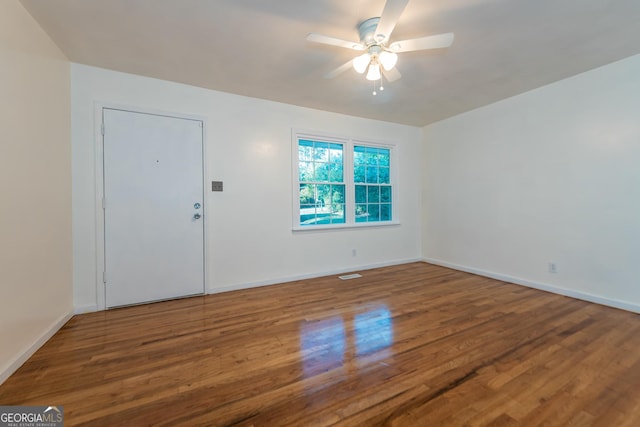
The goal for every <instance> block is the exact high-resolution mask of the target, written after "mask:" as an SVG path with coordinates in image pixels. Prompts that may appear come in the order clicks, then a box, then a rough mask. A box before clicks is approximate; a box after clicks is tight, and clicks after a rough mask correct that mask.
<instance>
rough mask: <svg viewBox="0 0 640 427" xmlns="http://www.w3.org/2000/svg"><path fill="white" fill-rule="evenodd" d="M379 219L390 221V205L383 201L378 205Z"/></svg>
mask: <svg viewBox="0 0 640 427" xmlns="http://www.w3.org/2000/svg"><path fill="white" fill-rule="evenodd" d="M380 221H391V205H390V204H388V203H383V204H381V205H380Z"/></svg>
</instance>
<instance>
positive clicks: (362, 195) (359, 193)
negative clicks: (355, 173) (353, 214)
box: [356, 185, 367, 203]
mask: <svg viewBox="0 0 640 427" xmlns="http://www.w3.org/2000/svg"><path fill="white" fill-rule="evenodd" d="M356 203H367V186H366V185H356Z"/></svg>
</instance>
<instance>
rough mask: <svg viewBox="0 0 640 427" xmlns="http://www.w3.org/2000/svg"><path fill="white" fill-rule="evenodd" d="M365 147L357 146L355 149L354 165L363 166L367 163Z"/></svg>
mask: <svg viewBox="0 0 640 427" xmlns="http://www.w3.org/2000/svg"><path fill="white" fill-rule="evenodd" d="M365 150H366V149H365V147H358V146H355V147H354V148H353V164H354V165H362V164H364V163H365V154H364V153H365Z"/></svg>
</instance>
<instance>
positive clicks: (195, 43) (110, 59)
mask: <svg viewBox="0 0 640 427" xmlns="http://www.w3.org/2000/svg"><path fill="white" fill-rule="evenodd" d="M22 3H23V4H24V6H25V7H26V9H27V10H28V11H29V12H30V13H31V15H33V17H34V18H35V19H36V20H37V21H38V22H39V23H40V25H41V26H42V28H43V29H44V30H45V31H46V32H47V33H48V34H49V35H50V36H51V38H52V39H53V40H54V41H55V42H56V43H57V44H58V46H60V48H61V49H62V51H63V52H64V53H65V54H66V55H67V56H68V58H69V59H70V60H71V61H73V62H77V63H81V64H88V65H93V66H97V67H103V68H108V69H112V70H118V71H123V72H128V73H133V74H140V75H144V76H150V77H156V78H160V79H165V80H171V81H176V82H181V83H187V84H191V85H195V86H200V87H204V88H209V89H215V90H220V91H224V92H231V93H235V94H240V95H247V96H252V97H257V98H264V99H270V100H274V101H281V102H286V103H289V104H295V105H300V106H305V107H311V108H317V109H322V110H327V111H335V112H339V113H344V114H349V115H354V116H360V117H369V118H373V119H379V120H385V121H390V122H396V123H404V124H410V125H416V126H423V125H426V124H429V123H432V122H434V121H438V120H441V119H443V118H446V117H450V116H453V115H456V114H459V113H461V112H464V111H468V110H471V109H473V108H477V107H479V106H482V105H486V104H489V103H492V102H495V101H497V100H499V99H503V98H506V97H510V96H513V95H515V94H518V93H521V92H524V91H527V90H530V89H533V88H536V87H539V86H542V85H545V84H548V83H551V82H553V81H556V80H560V79H562V78H565V77H569V76H571V75H575V74H577V73H581V72H583V71H587V70H589V69H592V68H595V67H598V66H601V65H604V64H607V63H610V62H613V61H616V60H619V59H622V58H625V57H628V56H631V55H634V54H638V53H640V19H639V18H640V0H411V1H410V2H409V4H408V6H407V8H406V9H405V12H404V14H403V15H402V17H401V18H400V21H399V22H398V25H397V26H396V29H395V30H394V32H393V35H392V37H391V41H394V40H402V39H409V38H414V37H420V36H426V35H431V34H438V33H445V32H454V33H455V35H456V39H455V42H454V44H453V46H452V47H450V48H449V49H441V50H437V51H425V52H408V53H403V54H400V58H399V61H398V65H397V68H398V69H399V71H400V72H401V73H402V75H403V77H402V79H400V80H398V81H396V82H393V83H389V84H387V85H386V90H385V91H384V92H380V93H379V95H378V96H375V97H374V96H372V94H371V91H372V84H371V82H369V81H367V80H365V78H364V76H362V75H359V74H356V72H355V71H353V70H352V69H350V70H349V71H347V72H346V73H344V74H342V75H340V76H338V77H336V78H335V79H332V80H326V79H324V78H323V75H324V74H325V73H327V72H328V71H330V70H332V69H333V68H335V67H337V66H339V65H340V64H343V63H344V62H346V61H348V60H349V59H351V58H353V57H355V56H356V55H358V54H359V53H358V52H354V51H350V50H347V49H341V48H337V47H335V48H334V47H330V46H323V45H317V44H313V43H309V42H307V41H306V40H305V38H306V36H307V34H308V33H309V32H319V33H323V34H327V35H330V36H334V37H339V38H343V39H348V40H354V41H358V34H357V30H356V28H357V26H358V24H359V23H360V22H362V21H363V20H365V19H367V18H370V17H373V16H379V15H380V13H381V12H382V9H383V7H384V0H271V1H266V0H22Z"/></svg>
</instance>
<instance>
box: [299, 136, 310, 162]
mask: <svg viewBox="0 0 640 427" xmlns="http://www.w3.org/2000/svg"><path fill="white" fill-rule="evenodd" d="M298 159H299V160H307V161H309V160H313V142H312V141H308V140H304V139H301V140H299V141H298Z"/></svg>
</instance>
